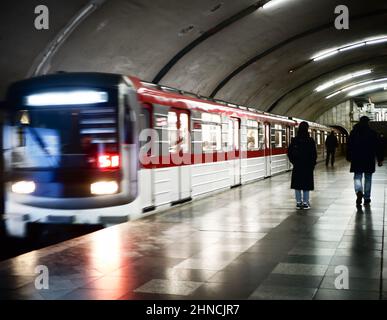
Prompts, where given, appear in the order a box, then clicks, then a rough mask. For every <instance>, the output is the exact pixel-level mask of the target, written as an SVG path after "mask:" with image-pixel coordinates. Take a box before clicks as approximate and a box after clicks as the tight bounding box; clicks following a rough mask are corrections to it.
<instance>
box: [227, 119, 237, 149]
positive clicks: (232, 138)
mask: <svg viewBox="0 0 387 320" xmlns="http://www.w3.org/2000/svg"><path fill="white" fill-rule="evenodd" d="M228 127H229V132H228V137H229V138H228V139H229V146H232V150H239V120H238V119H235V118H232V119H230V120H229V126H228Z"/></svg>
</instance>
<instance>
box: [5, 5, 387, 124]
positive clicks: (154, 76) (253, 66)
mask: <svg viewBox="0 0 387 320" xmlns="http://www.w3.org/2000/svg"><path fill="white" fill-rule="evenodd" d="M265 2H267V0H264V1H257V0H255V1H252V0H238V1H235V0H195V1H192V0H105V1H104V0H94V1H86V0H67V1H56V0H45V1H43V0H42V1H35V0H28V1H27V0H21V1H18V2H15V1H8V0H4V1H1V4H0V17H1V21H2V22H1V24H0V48H1V50H2V54H1V55H0V68H1V75H0V91H1V94H4V90H5V88H6V86H7V85H8V84H9V83H10V82H12V81H14V80H17V79H21V78H25V77H27V76H30V75H33V74H42V73H52V72H57V71H102V72H117V73H124V74H131V75H134V76H137V77H139V78H141V79H144V80H147V81H154V82H157V83H160V84H163V85H168V86H172V87H176V88H179V89H182V90H186V91H191V92H195V93H198V94H201V95H204V96H213V97H215V98H218V99H222V100H227V101H230V102H234V103H237V104H242V105H247V106H250V107H254V108H257V109H260V110H265V111H270V112H273V113H277V114H285V115H289V116H297V117H303V118H307V119H310V120H315V119H316V118H317V117H318V116H319V115H321V114H322V113H323V112H324V111H326V110H328V109H330V108H332V107H333V106H335V105H337V104H339V103H340V102H342V101H344V100H346V99H347V97H346V95H345V94H339V95H336V96H335V97H333V98H331V99H326V98H325V97H326V95H327V94H329V93H332V92H334V91H335V90H338V89H339V88H340V87H342V86H343V84H341V85H337V86H335V87H333V88H330V89H329V90H327V91H324V92H322V93H317V92H315V91H314V89H315V88H316V87H317V86H318V85H320V84H321V83H323V82H326V81H329V80H332V79H335V78H337V77H340V76H343V75H346V74H348V73H351V72H355V71H358V70H362V69H372V70H373V72H372V73H371V74H368V75H364V76H362V77H360V78H356V79H352V80H350V81H347V82H345V85H346V86H347V85H351V84H356V83H358V82H359V81H366V80H369V79H376V78H382V77H387V59H386V58H387V42H385V43H380V44H377V45H372V46H365V47H361V48H357V49H354V50H351V51H347V52H343V53H340V54H337V55H335V56H332V57H330V58H327V59H324V60H321V61H318V62H313V61H312V62H311V61H310V59H311V57H312V56H314V55H315V54H316V53H318V52H321V51H322V50H326V49H329V48H333V47H338V46H342V45H345V44H348V43H351V42H356V41H359V40H363V39H365V38H369V37H373V36H380V35H387V24H386V21H387V1H385V0H368V1H358V0H346V1H345V0H313V1H312V0H289V1H286V2H284V3H283V4H282V5H281V6H278V7H274V8H272V9H263V8H262V5H263V4H264V3H265ZM39 4H44V5H47V7H48V8H49V10H50V28H49V30H36V29H35V28H34V25H33V21H34V18H35V15H34V8H35V6H37V5H39ZM342 4H344V5H347V6H348V7H349V11H350V29H349V30H340V31H339V30H336V29H335V27H334V19H335V15H334V9H335V7H336V6H337V5H342ZM290 70H293V71H294V72H289V71H290ZM377 95H378V94H376V96H377ZM375 99H376V98H375ZM378 99H379V98H378ZM380 99H382V98H380Z"/></svg>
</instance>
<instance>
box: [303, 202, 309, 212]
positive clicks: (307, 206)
mask: <svg viewBox="0 0 387 320" xmlns="http://www.w3.org/2000/svg"><path fill="white" fill-rule="evenodd" d="M302 208H303V209H305V210H309V209H310V204H309V202H304V203H303V204H302Z"/></svg>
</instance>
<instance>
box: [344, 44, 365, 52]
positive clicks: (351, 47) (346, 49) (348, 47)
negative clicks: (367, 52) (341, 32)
mask: <svg viewBox="0 0 387 320" xmlns="http://www.w3.org/2000/svg"><path fill="white" fill-rule="evenodd" d="M365 45H366V43H365V42H361V43H356V44H352V45H349V46H347V47H344V48H341V49H339V52H343V51H349V50H352V49H356V48H359V47H363V46H365Z"/></svg>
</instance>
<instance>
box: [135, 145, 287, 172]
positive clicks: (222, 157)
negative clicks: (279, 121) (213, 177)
mask: <svg viewBox="0 0 387 320" xmlns="http://www.w3.org/2000/svg"><path fill="white" fill-rule="evenodd" d="M286 153H287V148H278V149H271V150H270V149H266V150H256V151H241V152H240V151H236V152H215V153H202V154H183V155H178V154H177V153H176V154H170V155H167V156H142V157H141V158H140V163H141V166H142V168H146V169H155V168H169V167H178V166H187V165H195V164H205V163H215V162H222V161H229V160H234V159H238V158H241V159H251V158H261V157H264V156H270V155H272V156H274V155H283V154H286Z"/></svg>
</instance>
